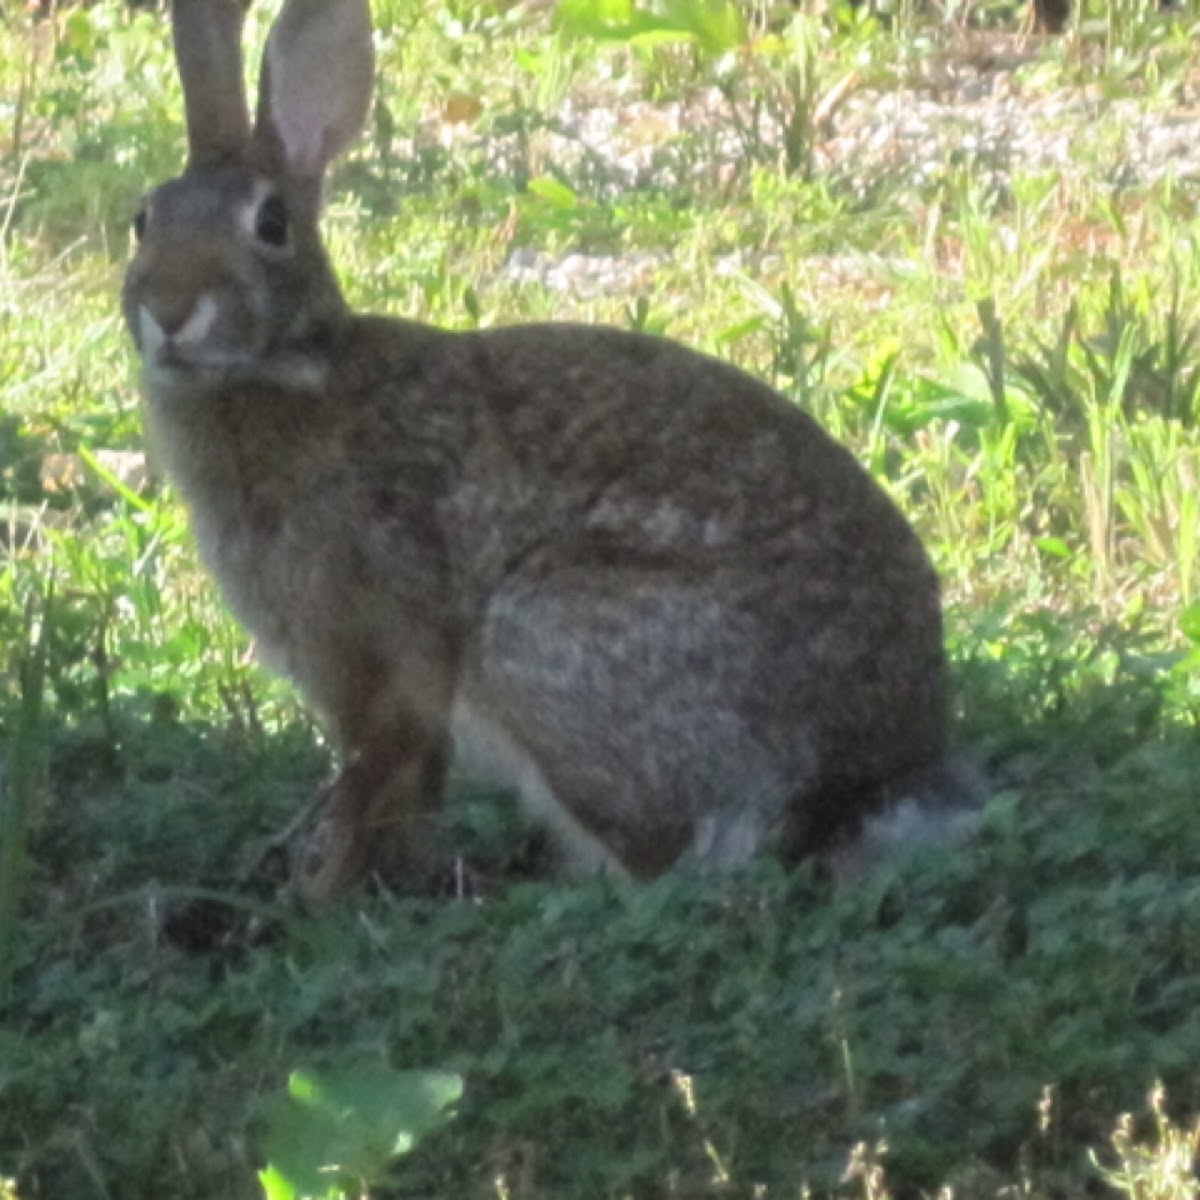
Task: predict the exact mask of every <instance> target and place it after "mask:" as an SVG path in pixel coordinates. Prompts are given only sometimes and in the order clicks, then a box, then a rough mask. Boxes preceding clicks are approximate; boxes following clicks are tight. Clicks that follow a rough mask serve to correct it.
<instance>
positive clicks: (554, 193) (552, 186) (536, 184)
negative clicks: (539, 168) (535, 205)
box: [526, 175, 579, 212]
mask: <svg viewBox="0 0 1200 1200" xmlns="http://www.w3.org/2000/svg"><path fill="white" fill-rule="evenodd" d="M526 187H527V188H528V190H529V191H530V192H532V193H533V195H535V196H537V197H538V199H539V200H545V201H546V203H547V204H552V205H553V206H554V207H555V208H559V209H562V210H563V211H564V212H565V211H568V210H570V209H574V208H578V207H579V197H578V196H576V195H575V193H574V192H573V191H572V190H571V189H570V188H569V187H567V185H566V184H565V183H562V182H561V181H559V180H557V179H554V178H552V177H551V176H549V175H541V176H539V177H538V178H537V179H531V180H530V181H529V183H528V184H526Z"/></svg>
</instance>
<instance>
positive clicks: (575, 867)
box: [451, 696, 628, 877]
mask: <svg viewBox="0 0 1200 1200" xmlns="http://www.w3.org/2000/svg"><path fill="white" fill-rule="evenodd" d="M451 732H452V735H453V738H454V765H455V768H456V769H457V770H459V771H460V773H461V774H463V775H465V776H466V777H467V778H470V779H474V780H478V781H479V782H482V783H488V784H492V785H497V786H500V787H510V788H512V789H513V790H514V791H516V792H517V794H518V795H519V796H520V798H521V803H522V805H523V806H524V807H525V809H526V811H527V812H528V813H529V815H530V816H531V817H533V818H534V819H535V820H537V821H540V822H542V823H543V824H545V825H546V826H548V827H549V829H550V830H551V832H552V833H553V834H554V835H555V836H556V838H557V840H558V842H559V843H560V844H561V846H562V849H563V851H564V857H565V860H566V866H567V869H568V870H569V871H571V873H572V874H577V875H595V874H612V875H619V876H622V877H624V876H627V875H628V872H627V871H626V870H625V868H624V866H623V865H622V864H621V863H620V861H619V860H618V859H617V858H616V857H615V856H614V855H613V853H612V852H611V851H610V850H609V849H608V847H607V846H605V845H604V843H603V842H601V841H600V840H599V839H598V838H596V837H595V836H594V835H593V834H591V833H589V832H588V830H586V829H584V828H583V826H582V825H580V824H579V822H578V821H577V820H576V819H575V817H574V816H573V814H572V813H571V811H570V810H569V809H568V808H567V807H566V806H565V805H564V804H563V803H562V802H561V801H560V800H559V798H558V797H557V796H556V795H555V794H554V791H553V790H552V789H551V787H550V785H549V784H548V783H547V782H546V779H545V776H543V774H542V771H541V768H540V767H539V766H538V765H537V763H536V762H534V760H533V759H532V758H531V757H530V756H529V755H528V754H527V753H526V752H525V751H524V750H523V749H522V748H521V747H520V746H519V745H517V743H516V742H514V741H513V739H512V738H511V737H510V736H509V735H508V733H507V732H506V731H505V730H504V729H503V728H502V727H501V726H500V725H499V724H497V723H496V722H495V721H493V720H491V719H489V718H488V717H487V716H486V715H485V714H484V713H482V712H480V711H479V710H478V709H477V708H472V707H471V705H470V704H469V703H468V702H467V701H466V700H464V699H463V698H462V697H461V696H460V697H459V698H458V699H457V700H456V701H455V704H454V709H453V712H452V714H451Z"/></svg>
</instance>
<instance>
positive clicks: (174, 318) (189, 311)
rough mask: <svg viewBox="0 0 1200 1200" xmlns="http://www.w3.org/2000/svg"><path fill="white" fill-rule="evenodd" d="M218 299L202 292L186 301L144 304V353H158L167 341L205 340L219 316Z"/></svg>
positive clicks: (191, 342) (175, 343)
mask: <svg viewBox="0 0 1200 1200" xmlns="http://www.w3.org/2000/svg"><path fill="white" fill-rule="evenodd" d="M218 311H219V309H218V305H217V298H216V297H215V296H214V295H213V294H212V293H211V292H204V293H202V294H201V295H200V296H199V297H198V298H197V299H195V300H192V301H188V302H186V303H179V302H175V303H170V304H162V305H155V306H153V308H152V307H151V306H150V305H148V304H143V305H142V306H141V308H140V310H139V323H140V326H141V328H140V331H139V332H140V333H141V342H142V349H143V353H145V354H154V353H156V352H157V351H158V350H159V349H160V348H161V347H162V346H163V344H164V343H168V342H169V343H171V344H172V345H175V346H181V345H188V344H193V343H196V342H203V341H204V339H205V338H206V337H208V335H209V333H210V332H211V331H212V328H213V326H214V325H215V324H216V321H217V316H218Z"/></svg>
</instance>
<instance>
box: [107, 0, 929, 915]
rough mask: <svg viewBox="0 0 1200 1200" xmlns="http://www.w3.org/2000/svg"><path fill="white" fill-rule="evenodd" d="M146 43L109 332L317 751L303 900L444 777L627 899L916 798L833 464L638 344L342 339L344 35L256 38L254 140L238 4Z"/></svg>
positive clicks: (351, 58) (869, 588) (720, 377)
mask: <svg viewBox="0 0 1200 1200" xmlns="http://www.w3.org/2000/svg"><path fill="white" fill-rule="evenodd" d="M173 20H174V37H175V47H176V55H177V58H178V63H179V71H180V75H181V77H182V80H183V88H184V95H185V98H186V104H187V128H188V139H189V150H190V156H189V160H188V164H187V169H186V170H185V172H184V174H183V175H182V176H181V177H180V178H178V179H176V180H173V181H171V182H169V183H166V184H164V185H163V186H161V187H159V188H158V189H157V190H156V191H155V192H153V193H152V194H151V196H150V197H149V199H148V200H147V201H146V204H145V207H144V209H143V210H142V212H141V213H140V214H139V216H138V218H137V221H136V222H135V225H136V230H137V233H138V237H139V241H140V246H139V249H138V250H137V254H136V256H135V258H134V260H133V263H132V265H131V266H130V268H129V273H128V277H127V279H126V282H125V289H124V309H125V316H126V319H127V321H128V323H129V327H130V329H131V331H132V334H133V337H134V340H135V341H136V343H137V347H138V350H139V352H140V354H141V358H142V365H143V376H144V387H145V392H146V396H147V407H148V426H149V432H150V435H151V439H152V444H153V446H154V448H155V450H156V451H157V454H158V457H159V460H160V462H161V463H162V465H163V467H164V468H165V469H166V471H167V472H168V474H169V475H170V477H171V478H172V479H173V481H174V483H175V484H176V486H177V487H178V489H179V491H180V492H181V493H182V495H183V497H184V499H185V500H186V502H187V503H188V505H189V506H190V508H191V513H192V520H193V522H194V526H195V532H196V537H197V540H198V542H199V546H200V550H201V553H202V555H203V557H204V560H205V562H206V563H207V565H208V566H209V568H210V569H211V570H212V572H213V574H214V575H215V576H216V577H217V580H218V581H219V583H220V585H221V587H222V589H223V591H224V594H225V597H226V599H227V600H228V602H229V604H230V605H231V607H232V608H233V610H234V611H235V612H236V614H237V615H238V616H239V617H240V618H241V620H242V621H244V622H245V624H246V625H247V626H248V627H249V629H250V630H251V631H252V632H253V634H254V635H255V637H256V638H257V640H258V644H259V647H260V649H261V651H262V652H263V654H264V655H265V657H266V658H267V660H268V661H269V662H271V663H273V664H274V665H275V666H276V667H277V668H278V669H279V670H281V671H283V672H286V673H287V674H288V675H290V676H291V677H292V678H293V679H294V680H295V681H296V682H297V683H298V684H299V686H300V687H301V688H302V689H303V691H304V693H305V695H306V696H307V698H308V699H309V700H310V701H311V702H312V704H314V705H315V706H316V708H317V709H318V710H319V711H320V712H321V714H322V715H323V717H324V718H325V720H326V721H327V722H328V724H329V727H330V730H331V733H332V734H333V736H334V737H335V738H336V741H337V744H338V746H339V747H340V752H341V755H342V761H343V764H344V765H343V769H342V774H341V776H340V778H339V779H338V781H337V783H336V785H335V786H334V788H333V789H332V795H331V798H330V800H329V803H328V805H327V808H328V813H327V818H326V819H327V823H328V826H329V829H330V830H331V831H332V832H331V834H330V836H331V843H330V846H329V849H328V853H327V854H326V856H325V858H324V861H323V862H322V863H321V864H320V865H319V866H318V867H317V868H316V869H315V870H314V871H313V872H312V873H311V875H310V876H309V878H308V880H307V889H308V891H309V893H310V894H311V895H315V896H327V895H331V894H333V893H335V892H337V891H338V890H340V889H341V888H342V887H344V886H345V885H347V884H348V883H350V882H351V881H353V879H354V878H355V877H356V876H357V875H359V874H360V873H361V872H362V871H363V870H364V869H366V868H368V867H371V866H374V865H376V864H377V863H378V862H379V861H380V855H381V854H382V852H383V849H384V847H387V848H389V853H392V854H394V855H396V856H398V861H399V862H401V863H402V864H406V865H407V867H408V868H409V869H410V870H412V871H413V872H418V871H420V870H421V869H422V868H423V866H424V860H423V857H422V840H423V839H422V832H423V830H424V829H425V828H426V827H427V826H428V824H429V823H430V815H431V813H432V812H433V811H434V810H435V809H436V807H437V805H438V803H439V799H440V793H441V791H442V787H443V782H444V775H445V772H446V768H447V763H448V761H449V760H450V758H451V756H452V753H453V756H455V757H456V758H459V759H464V760H465V761H467V762H468V763H473V764H474V765H475V766H476V768H477V769H479V770H481V771H482V772H483V773H484V774H485V775H486V776H487V777H489V778H491V779H494V780H496V781H497V782H504V783H507V784H510V785H512V786H515V787H516V788H517V789H518V790H519V792H520V793H521V794H522V796H523V798H524V799H525V800H526V801H527V802H529V803H530V804H532V806H533V808H534V809H535V811H538V812H540V813H541V814H542V816H543V817H545V818H546V819H548V821H549V823H550V824H551V825H552V826H553V827H555V829H556V831H557V832H558V833H559V834H561V835H563V839H564V840H565V842H566V843H567V849H568V850H569V851H571V852H572V853H573V855H574V857H575V858H577V859H581V860H583V861H584V862H585V863H587V862H590V863H592V864H596V865H609V866H613V867H615V868H617V869H621V870H624V871H625V872H627V873H629V874H631V875H634V876H649V875H653V874H655V873H656V872H659V871H662V870H663V869H665V868H667V867H668V866H670V865H671V864H672V863H675V862H676V861H679V860H704V861H713V862H739V861H742V860H744V859H745V858H747V857H749V856H750V855H752V854H753V853H755V852H756V851H758V850H759V849H761V848H763V847H767V846H773V847H775V848H777V849H779V850H781V851H782V852H784V853H785V854H788V855H797V854H805V853H808V852H810V851H814V850H820V849H822V848H824V847H827V846H829V845H832V844H834V843H836V842H838V841H839V839H841V838H842V837H843V835H845V834H846V833H847V832H848V831H853V830H854V829H855V828H856V827H857V825H858V824H859V823H860V822H861V821H862V820H863V818H864V815H865V814H869V813H870V812H871V811H873V810H874V809H875V808H877V807H879V806H880V805H881V804H883V803H884V802H885V800H886V799H887V797H888V796H889V795H895V794H897V792H898V790H900V789H903V788H905V787H907V786H908V785H909V784H910V783H912V782H913V781H914V780H915V781H917V786H918V787H919V786H920V781H921V780H922V779H924V780H926V781H928V780H929V779H937V778H939V772H940V771H941V769H942V764H943V761H944V754H945V745H946V726H947V713H946V709H947V701H946V681H945V662H944V655H943V647H942V627H941V614H940V604H939V594H938V583H937V579H936V577H935V575H934V572H933V570H932V568H931V566H930V563H929V561H928V559H927V558H926V555H925V553H924V551H923V549H922V547H921V545H920V543H919V542H918V540H917V537H916V535H915V534H914V533H913V531H912V529H910V528H909V526H908V524H907V523H906V522H905V520H904V519H903V517H901V515H900V514H899V512H898V511H897V510H896V509H895V508H894V507H893V505H892V503H891V502H890V501H889V500H888V498H887V497H886V496H885V495H884V493H883V491H882V490H881V489H880V488H879V487H878V486H877V485H876V484H875V483H874V482H873V481H872V480H871V479H870V478H869V477H868V475H867V474H866V472H864V471H863V470H862V469H861V468H860V467H859V465H858V464H857V463H856V462H855V460H854V459H853V458H852V457H851V455H850V454H849V453H848V452H847V451H846V450H845V449H843V448H842V447H841V446H839V445H837V444H836V443H835V442H834V441H832V440H831V439H830V438H829V436H828V435H827V434H826V433H825V432H824V431H823V430H822V429H820V428H819V427H818V426H817V424H816V423H815V422H814V421H813V420H811V419H810V418H809V417H808V416H806V415H805V414H804V413H803V412H801V411H799V410H798V409H797V408H795V407H794V406H793V405H792V404H790V403H788V402H787V401H786V400H784V399H783V398H782V397H780V396H779V395H778V394H776V393H775V392H773V391H771V390H769V389H768V388H767V387H765V386H764V385H762V384H761V383H757V382H755V381H754V380H753V379H751V378H749V377H748V376H746V375H744V374H742V373H741V372H740V371H737V370H735V369H733V368H731V367H729V366H726V365H723V364H722V363H720V362H718V361H715V360H714V359H711V358H708V357H705V356H703V355H700V354H696V353H693V352H691V351H689V350H685V349H683V348H682V347H680V346H678V345H676V344H674V343H672V342H669V341H666V340H662V339H658V338H653V337H647V336H641V335H638V334H634V333H628V332H621V331H617V330H614V329H605V328H593V327H588V326H578V325H565V324H561V325H560V324H542V325H528V326H520V327H512V328H502V329H491V330H485V331H478V332H466V333H451V332H446V331H442V330H438V329H433V328H429V327H427V326H424V325H420V324H416V323H412V322H408V321H401V320H391V319H384V318H380V317H364V316H357V315H354V314H352V313H350V312H349V311H348V310H347V307H346V304H345V301H344V300H343V298H342V295H341V293H340V291H339V289H338V286H337V283H336V282H335V279H334V276H333V273H332V271H331V269H330V266H329V262H328V260H327V258H326V255H325V252H324V250H323V249H322V245H321V241H320V237H319V235H318V231H317V221H318V210H319V204H320V194H321V185H322V178H323V175H324V172H325V170H326V168H327V167H328V166H329V164H330V162H331V161H332V160H333V159H334V158H335V157H336V156H337V155H339V154H340V153H341V152H342V151H343V150H344V149H345V148H346V146H347V145H348V143H349V142H350V141H351V140H352V139H353V138H354V137H355V136H356V135H357V133H358V132H359V129H360V127H361V125H362V123H363V121H364V118H365V115H366V112H367V109H368V105H369V101H370V93H371V77H372V67H373V60H372V51H371V29H370V14H369V11H368V6H367V0H287V3H286V4H285V6H284V8H283V11H282V13H281V15H280V16H279V18H278V20H277V21H276V23H275V26H274V28H273V29H272V31H271V35H270V39H269V41H268V44H267V48H266V53H265V56H264V62H263V68H262V76H261V84H260V95H259V101H258V110H257V117H256V120H255V121H254V123H253V124H251V121H250V118H249V115H248V112H247V106H246V101H245V92H244V83H243V77H242V62H241V53H240V38H241V24H242V3H241V0H175V4H174V12H173ZM384 827H387V828H386V829H385V828H384ZM385 834H386V836H385ZM389 861H395V860H389Z"/></svg>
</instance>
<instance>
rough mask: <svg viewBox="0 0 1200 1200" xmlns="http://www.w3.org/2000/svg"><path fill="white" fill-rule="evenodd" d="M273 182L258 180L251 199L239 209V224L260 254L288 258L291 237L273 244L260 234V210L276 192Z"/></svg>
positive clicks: (290, 251) (290, 249)
mask: <svg viewBox="0 0 1200 1200" xmlns="http://www.w3.org/2000/svg"><path fill="white" fill-rule="evenodd" d="M275 190H276V189H275V187H274V185H273V184H270V183H268V182H267V181H266V180H265V179H259V180H256V182H255V184H254V190H253V191H252V192H251V193H250V199H249V200H247V201H246V203H245V204H243V205H242V207H241V208H240V209H239V210H238V226H239V228H240V229H241V232H242V234H243V236H244V237H245V238H246V240H247V241H249V242H252V243H253V244H254V247H255V249H256V250H257V251H258V252H259V253H260V254H268V255H270V256H271V257H272V258H277V259H278V258H287V257H288V256H289V255H290V254H291V253H292V245H291V238H290V237H289V238H288V239H287V241H285V242H284V244H283V245H281V246H273V245H270V244H269V243H267V242H264V241H263V239H262V238H261V237H259V235H258V212H259V209H260V208H262V206H263V202H264V201H265V200H266V199H267V197H268V196H271V195H273V194H274V193H275Z"/></svg>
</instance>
